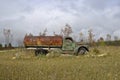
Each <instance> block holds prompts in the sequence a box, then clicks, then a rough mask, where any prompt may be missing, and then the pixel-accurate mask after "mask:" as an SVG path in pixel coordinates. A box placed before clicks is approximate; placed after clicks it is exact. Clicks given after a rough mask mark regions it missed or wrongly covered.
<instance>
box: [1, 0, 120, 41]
mask: <svg viewBox="0 0 120 80" xmlns="http://www.w3.org/2000/svg"><path fill="white" fill-rule="evenodd" d="M66 23H68V24H69V25H71V27H72V29H73V31H74V35H76V36H77V35H78V33H80V32H83V33H84V34H85V35H87V34H88V30H89V29H93V33H94V34H95V37H96V38H98V37H101V36H102V37H104V36H105V35H106V34H111V35H112V36H119V38H120V0H0V43H2V42H3V41H4V40H3V38H4V37H3V34H2V31H3V29H4V28H7V29H8V28H9V29H11V30H12V34H13V37H14V40H15V41H16V40H17V39H19V38H20V39H23V37H24V35H25V34H26V33H33V34H34V35H38V34H39V32H42V31H43V30H44V29H45V28H47V30H48V35H51V34H52V33H53V32H54V31H55V32H56V33H57V32H59V31H60V29H61V28H63V27H64V25H65V24H66Z"/></svg>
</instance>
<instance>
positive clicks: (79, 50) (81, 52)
mask: <svg viewBox="0 0 120 80" xmlns="http://www.w3.org/2000/svg"><path fill="white" fill-rule="evenodd" d="M86 52H87V50H86V48H84V47H81V48H79V49H78V52H77V53H76V56H78V55H83V54H85V53H86Z"/></svg>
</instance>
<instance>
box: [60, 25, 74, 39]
mask: <svg viewBox="0 0 120 80" xmlns="http://www.w3.org/2000/svg"><path fill="white" fill-rule="evenodd" d="M61 32H62V34H63V36H64V37H68V36H70V34H71V33H72V32H73V31H72V28H71V26H70V25H69V24H66V25H65V27H64V29H61Z"/></svg>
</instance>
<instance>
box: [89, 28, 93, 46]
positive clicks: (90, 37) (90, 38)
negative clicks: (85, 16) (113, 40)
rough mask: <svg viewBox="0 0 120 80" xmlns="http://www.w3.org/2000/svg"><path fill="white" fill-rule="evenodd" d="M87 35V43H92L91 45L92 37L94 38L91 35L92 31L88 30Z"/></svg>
mask: <svg viewBox="0 0 120 80" xmlns="http://www.w3.org/2000/svg"><path fill="white" fill-rule="evenodd" d="M88 34H89V36H88V41H89V43H90V44H91V45H92V43H93V37H94V34H93V33H92V29H90V30H88Z"/></svg>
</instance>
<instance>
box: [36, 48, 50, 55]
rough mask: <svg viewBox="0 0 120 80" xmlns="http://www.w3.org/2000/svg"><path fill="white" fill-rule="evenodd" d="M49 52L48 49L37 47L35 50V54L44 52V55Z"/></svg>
mask: <svg viewBox="0 0 120 80" xmlns="http://www.w3.org/2000/svg"><path fill="white" fill-rule="evenodd" d="M47 53H48V50H45V49H37V50H35V56H37V55H39V54H42V55H46V54H47Z"/></svg>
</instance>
